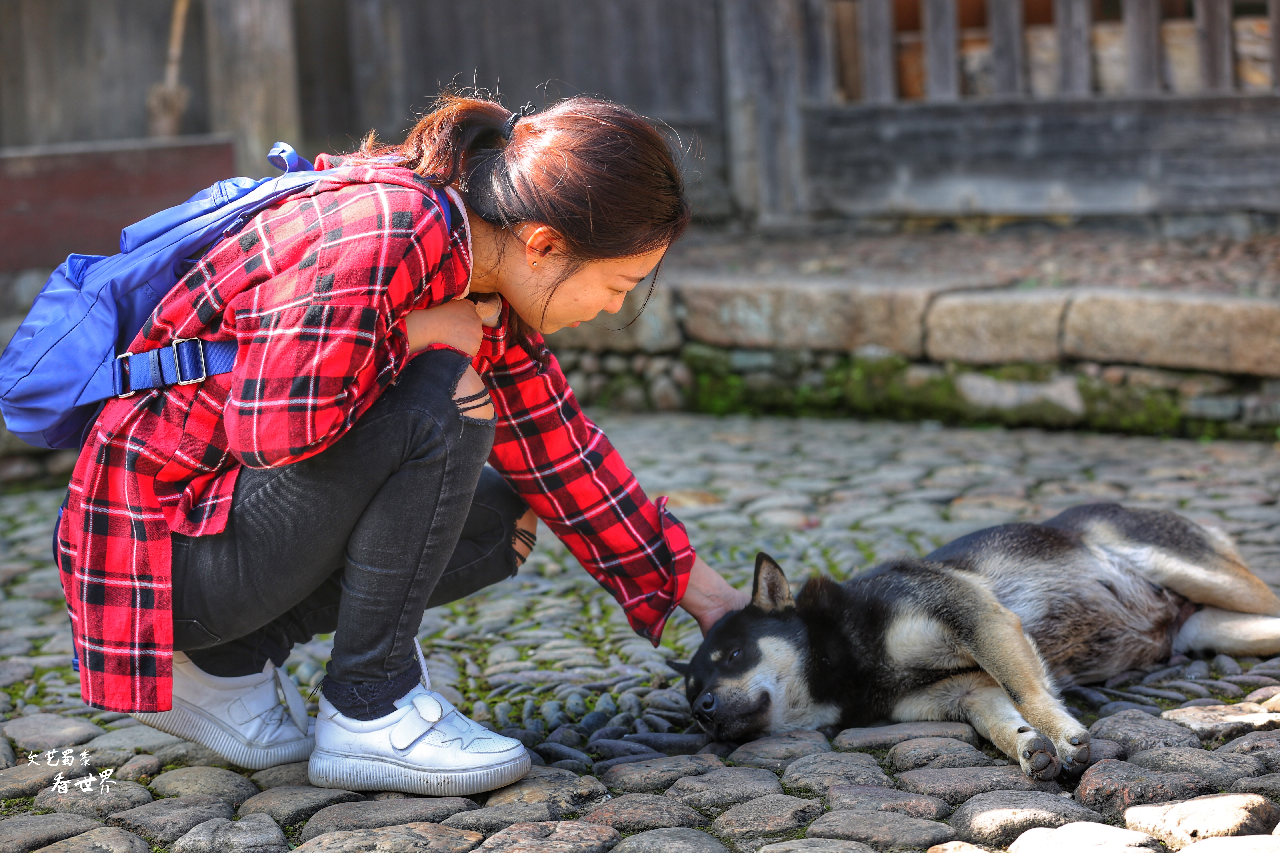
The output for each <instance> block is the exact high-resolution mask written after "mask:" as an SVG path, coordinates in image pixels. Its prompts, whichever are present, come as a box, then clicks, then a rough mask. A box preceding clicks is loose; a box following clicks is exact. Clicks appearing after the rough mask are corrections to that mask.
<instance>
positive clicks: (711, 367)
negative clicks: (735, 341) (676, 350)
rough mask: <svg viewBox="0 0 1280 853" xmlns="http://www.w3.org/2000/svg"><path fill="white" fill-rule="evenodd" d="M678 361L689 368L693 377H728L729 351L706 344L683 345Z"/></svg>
mask: <svg viewBox="0 0 1280 853" xmlns="http://www.w3.org/2000/svg"><path fill="white" fill-rule="evenodd" d="M680 360H681V361H683V362H684V363H685V364H687V365H688V366H689V369H690V370H692V371H693V372H694V374H695V375H702V374H707V375H710V376H717V377H723V376H728V375H729V374H730V373H731V371H730V369H729V351H728V350H723V349H720V348H718V347H711V346H707V345H706V344H696V343H690V344H685V345H684V348H683V349H682V350H680Z"/></svg>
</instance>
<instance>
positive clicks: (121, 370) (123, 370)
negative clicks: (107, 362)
mask: <svg viewBox="0 0 1280 853" xmlns="http://www.w3.org/2000/svg"><path fill="white" fill-rule="evenodd" d="M131 355H133V353H131V352H122V353H120V354H119V355H118V356H116V376H119V377H120V384H121V386H123V385H124V382H125V380H126V379H128V378H129V370H128V368H129V364H128V362H125V364H124V366H123V367H121V366H120V359H122V358H128V357H129V356H131ZM137 393H138V392H137V391H125V392H124V393H123V394H117V395H116V399H117V400H123V399H125V398H126V397H132V396H133V395H134V394H137Z"/></svg>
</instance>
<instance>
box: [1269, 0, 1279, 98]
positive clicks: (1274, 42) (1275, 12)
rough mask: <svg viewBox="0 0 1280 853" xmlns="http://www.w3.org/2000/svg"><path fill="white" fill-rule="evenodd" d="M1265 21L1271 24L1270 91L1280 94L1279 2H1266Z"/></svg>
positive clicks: (1277, 0)
mask: <svg viewBox="0 0 1280 853" xmlns="http://www.w3.org/2000/svg"><path fill="white" fill-rule="evenodd" d="M1267 20H1268V22H1269V23H1270V24H1271V90H1272V91H1273V92H1280V38H1276V33H1280V0H1267Z"/></svg>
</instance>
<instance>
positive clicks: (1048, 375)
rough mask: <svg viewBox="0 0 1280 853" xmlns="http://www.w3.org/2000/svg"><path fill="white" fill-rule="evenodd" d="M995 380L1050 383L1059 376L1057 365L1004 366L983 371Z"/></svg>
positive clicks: (1025, 364)
mask: <svg viewBox="0 0 1280 853" xmlns="http://www.w3.org/2000/svg"><path fill="white" fill-rule="evenodd" d="M982 372H983V373H985V374H986V375H987V376H990V377H992V378H993V379H1003V380H1005V381H1006V382H1048V381H1049V380H1050V379H1052V378H1053V377H1054V375H1056V374H1057V372H1058V370H1057V365H1055V364H1035V363H1030V362H1028V363H1024V364H1002V365H1000V366H998V367H991V368H987V369H986V370H983V371H982Z"/></svg>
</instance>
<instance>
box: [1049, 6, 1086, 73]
mask: <svg viewBox="0 0 1280 853" xmlns="http://www.w3.org/2000/svg"><path fill="white" fill-rule="evenodd" d="M1092 19H1093V4H1092V2H1090V0H1053V25H1054V28H1055V29H1056V30H1057V31H1058V94H1059V95H1068V96H1075V97H1079V96H1088V95H1091V94H1093V46H1092V44H1091V40H1090V37H1089V28H1090V26H1091V25H1092Z"/></svg>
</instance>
